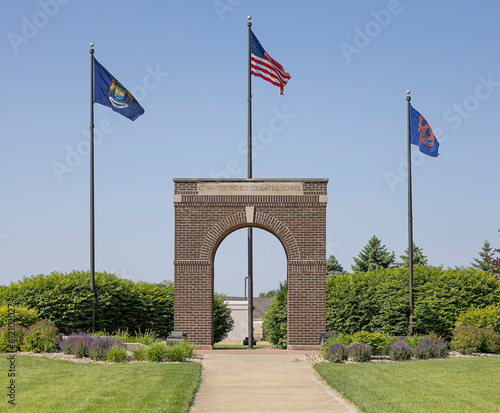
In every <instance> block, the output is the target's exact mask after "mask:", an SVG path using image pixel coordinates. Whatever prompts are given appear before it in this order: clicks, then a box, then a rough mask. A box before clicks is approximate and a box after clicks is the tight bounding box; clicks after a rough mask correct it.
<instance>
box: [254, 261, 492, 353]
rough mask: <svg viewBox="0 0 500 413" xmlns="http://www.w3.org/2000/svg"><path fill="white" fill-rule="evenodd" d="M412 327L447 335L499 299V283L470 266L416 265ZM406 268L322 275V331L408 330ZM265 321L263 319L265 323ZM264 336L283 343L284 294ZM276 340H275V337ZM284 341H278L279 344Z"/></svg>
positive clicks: (275, 304)
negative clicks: (468, 314)
mask: <svg viewBox="0 0 500 413" xmlns="http://www.w3.org/2000/svg"><path fill="white" fill-rule="evenodd" d="M413 278H414V280H413V295H414V323H413V326H414V331H415V333H416V334H424V335H425V334H428V333H430V332H431V331H433V332H435V333H436V334H437V335H438V336H440V337H443V338H445V339H447V340H449V339H450V338H451V336H452V332H453V329H454V327H455V321H456V320H457V317H458V316H459V315H460V314H461V313H463V312H465V311H467V310H469V309H471V308H486V307H489V306H492V305H498V303H500V282H499V281H498V280H496V279H495V278H494V277H492V276H491V275H490V274H488V273H486V272H483V271H480V270H476V269H469V268H455V269H447V270H444V269H442V268H441V267H430V266H425V267H419V266H417V267H415V268H414V274H413ZM408 291H409V286H408V268H391V269H385V270H376V271H370V272H366V273H357V274H347V273H346V274H340V275H338V276H337V277H335V278H327V280H326V330H327V331H337V332H339V333H345V334H354V333H357V332H360V331H368V332H372V333H383V334H388V335H394V336H400V335H401V336H402V335H408V334H409V311H410V310H409V298H408V297H409V292H408ZM266 320H268V321H267V323H266ZM264 328H265V331H266V334H267V337H272V338H273V339H274V338H275V337H276V338H277V339H276V340H275V341H276V342H281V341H283V339H284V340H285V342H286V334H285V336H284V338H283V332H286V293H285V298H284V299H283V298H281V300H280V301H279V302H278V301H277V299H276V298H275V299H274V300H273V302H272V304H271V306H270V309H269V311H268V313H266V315H265V316H264ZM273 344H275V345H276V343H274V342H273ZM284 345H286V344H283V343H280V346H281V347H283V346H284Z"/></svg>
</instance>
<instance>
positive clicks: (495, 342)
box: [480, 328, 500, 353]
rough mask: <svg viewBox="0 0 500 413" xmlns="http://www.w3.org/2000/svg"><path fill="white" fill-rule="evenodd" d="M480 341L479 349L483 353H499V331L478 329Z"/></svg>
mask: <svg viewBox="0 0 500 413" xmlns="http://www.w3.org/2000/svg"><path fill="white" fill-rule="evenodd" d="M480 334H481V338H482V342H481V347H480V350H481V351H483V352H484V353H500V333H499V332H498V331H494V330H492V329H490V328H482V329H481V330H480Z"/></svg>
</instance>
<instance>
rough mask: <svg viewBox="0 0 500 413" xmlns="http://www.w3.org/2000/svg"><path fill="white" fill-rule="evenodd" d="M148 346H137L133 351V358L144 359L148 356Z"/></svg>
mask: <svg viewBox="0 0 500 413" xmlns="http://www.w3.org/2000/svg"><path fill="white" fill-rule="evenodd" d="M148 350H149V347H139V348H138V349H137V350H135V351H134V352H133V356H134V360H136V361H145V360H147V358H148Z"/></svg>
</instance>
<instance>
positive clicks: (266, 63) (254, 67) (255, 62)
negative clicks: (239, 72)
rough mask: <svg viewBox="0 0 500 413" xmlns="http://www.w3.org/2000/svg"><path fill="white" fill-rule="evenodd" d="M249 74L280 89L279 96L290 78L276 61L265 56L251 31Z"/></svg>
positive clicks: (265, 53)
mask: <svg viewBox="0 0 500 413" xmlns="http://www.w3.org/2000/svg"><path fill="white" fill-rule="evenodd" d="M251 57H252V59H251V73H252V75H254V76H259V77H261V78H262V79H264V80H267V81H268V82H271V83H272V84H273V85H275V86H278V87H279V88H280V94H281V95H282V94H283V88H284V87H285V85H286V84H287V82H288V80H289V79H290V78H291V76H290V75H289V74H288V73H287V72H285V69H283V66H281V65H280V64H279V63H278V62H277V61H276V60H274V59H273V58H272V57H271V56H269V55H268V54H267V52H266V51H265V50H264V48H263V47H262V45H261V44H260V42H259V40H258V39H257V37H255V35H254V34H253V31H252V46H251Z"/></svg>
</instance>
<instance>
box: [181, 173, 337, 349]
mask: <svg viewBox="0 0 500 413" xmlns="http://www.w3.org/2000/svg"><path fill="white" fill-rule="evenodd" d="M327 183H328V179H218V180H214V179H174V206H175V258H174V268H175V269H174V277H175V282H174V285H175V293H174V309H175V315H174V324H175V327H174V328H175V330H179V331H182V332H184V333H187V337H188V339H189V340H190V341H191V342H193V343H196V344H197V345H198V346H199V347H201V348H203V347H206V348H211V347H212V345H213V294H214V257H215V253H216V251H217V248H218V247H219V245H220V243H221V242H222V241H223V240H224V238H225V237H226V236H227V235H229V234H230V233H231V232H233V231H236V230H237V229H240V228H243V227H256V228H261V229H264V230H266V231H269V232H271V233H272V234H274V235H275V236H276V237H277V238H278V239H279V240H280V242H281V244H282V245H283V248H284V249H285V254H286V257H287V272H288V335H287V337H288V343H287V344H288V348H289V349H301V348H309V347H311V346H316V345H318V343H319V338H320V335H321V333H323V332H325V328H326V299H325V280H326V258H325V257H326V203H327V191H326V189H327Z"/></svg>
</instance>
